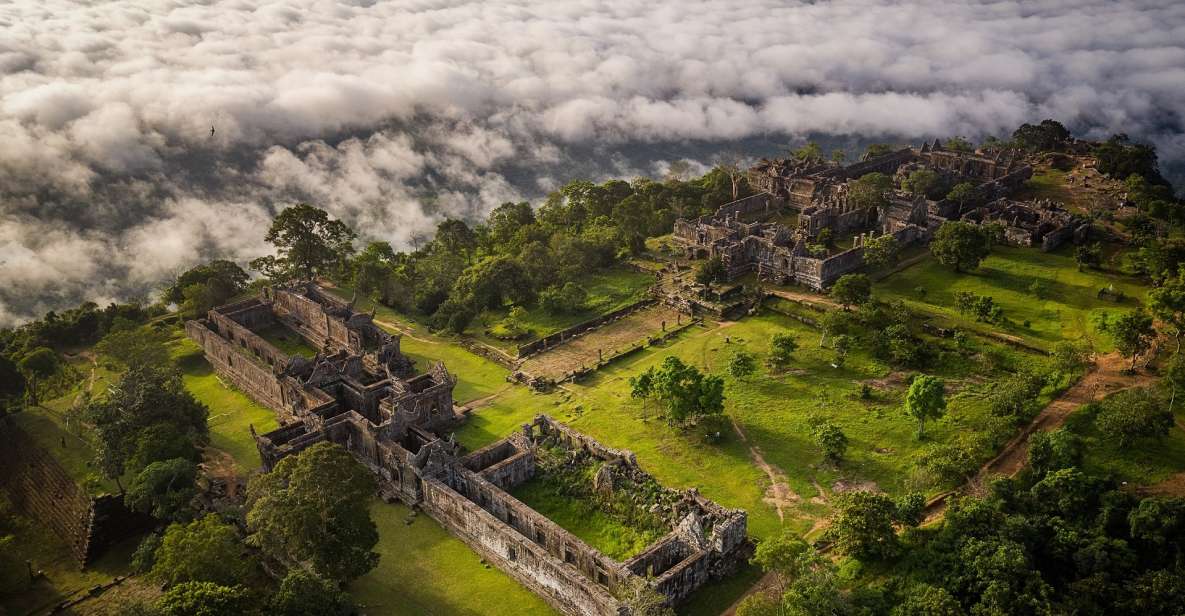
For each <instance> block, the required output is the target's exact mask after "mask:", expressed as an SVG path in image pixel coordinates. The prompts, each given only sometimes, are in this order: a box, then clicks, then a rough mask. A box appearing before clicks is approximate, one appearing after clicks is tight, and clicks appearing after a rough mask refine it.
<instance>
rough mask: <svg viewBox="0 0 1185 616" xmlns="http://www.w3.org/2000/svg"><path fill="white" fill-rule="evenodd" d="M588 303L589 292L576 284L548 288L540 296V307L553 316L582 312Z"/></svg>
mask: <svg viewBox="0 0 1185 616" xmlns="http://www.w3.org/2000/svg"><path fill="white" fill-rule="evenodd" d="M587 302H588V291H585V290H584V288H583V287H581V286H579V285H577V284H576V283H574V282H568V283H565V284H564V286H562V287H561V286H551V287H548V288H546V289H544V290H543V292H542V293H540V294H539V305H540V306H541V307H542V308H543V309H544V310H546V311H548V312H550V313H552V314H556V313H571V312H580V311H581V310H584V309H585V305H586V303H587Z"/></svg>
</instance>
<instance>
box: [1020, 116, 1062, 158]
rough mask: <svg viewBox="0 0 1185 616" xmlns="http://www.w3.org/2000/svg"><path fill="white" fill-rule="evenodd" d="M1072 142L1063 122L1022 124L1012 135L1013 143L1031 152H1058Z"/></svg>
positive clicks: (1049, 121)
mask: <svg viewBox="0 0 1185 616" xmlns="http://www.w3.org/2000/svg"><path fill="white" fill-rule="evenodd" d="M1069 140H1070V131H1068V130H1066V127H1065V126H1062V124H1061V122H1056V121H1054V120H1044V121H1042V122H1041V123H1040V124H1036V125H1034V124H1021V125H1020V128H1017V129H1016V130H1015V131H1013V133H1012V142H1013V143H1015V144H1016V145H1017V146H1019V147H1021V148H1024V149H1026V150H1028V151H1030V152H1056V151H1058V150H1061V149H1062V148H1064V147H1065V145H1066V142H1067V141H1069Z"/></svg>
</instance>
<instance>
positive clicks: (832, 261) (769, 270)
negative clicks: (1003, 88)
mask: <svg viewBox="0 0 1185 616" xmlns="http://www.w3.org/2000/svg"><path fill="white" fill-rule="evenodd" d="M922 169H927V170H931V171H934V172H935V173H936V174H937V175H938V177H939V178H941V180H942V181H944V182H946V183H947V184H948V185H949V184H953V183H956V182H969V183H971V184H972V185H973V189H972V191H971V194H970V195H968V196H967V197H966V198H964V199H963V200H962V201H954V200H951V199H946V198H944V199H940V200H937V201H932V200H928V199H926V198H925V197H922V196H914V195H911V194H909V193H908V192H905V191H901V190H894V191H892V193H890V194H888V195H886V197H887V198H888V205H887V206H885V207H881V208H875V209H867V208H863V207H858V206H856V205H854V204H852V203H851V202H850V201H849V198H848V195H849V185H850V183H851V182H852V181H853V180H856V179H859V178H860V177H862V176H864V175H866V174H868V173H874V172H879V173H884V174H886V175H888V176H891V177H893V178H894V182H895V184H896V185H897V186H900V185H901V181H902V180H903V179H904V178H905V177H907V176H908V174H909V173H911V172H913V171H918V170H922ZM1032 175H1033V169H1032V167H1031V166H1030V165H1028V164H1027V163H1026V162H1025V160H1024V158H1023V156H1022V155H1021V154H1020V153H1018V152H1016V151H1013V150H1007V149H994V150H983V149H981V150H977V151H974V152H968V151H964V150H952V149H947V148H944V147H943V146H942V144H941V143H940V142H939V141H937V140H935V141H934V142H933V143H925V144H923V145H922V146H921V147H919V148H902V149H899V150H895V151H892V152H889V153H886V154H883V155H880V156H874V157H865V159H864V160H862V161H860V162H857V163H854V164H851V165H847V166H843V165H839V164H836V163H826V162H815V161H799V160H793V159H779V160H762V161H760V162H759V163H758V164H756V165H754V166H753V167H752V168H751V169H750V170H749V174H748V177H749V184H750V185H751V186H752V187H754V188H756V189H758V190H759V191H761V192H759V193H758V194H756V195H753V196H750V197H746V198H743V199H740V200H737V201H734V202H732V203H728V204H725V205H723V206H721V207H720V208H719V209H718V210H717V211H716V212H714V213H712V214H709V215H707V216H701V217H700V218H697V219H694V220H687V219H682V218H681V219H678V220H676V221H675V225H674V232H673V237H674V239H675V241H676V242H678V243H680V244H681V245H682V247H683V250H684V256H685V257H686V258H689V259H702V258H710V257H718V258H719V259H720V260H721V262H722V263H723V264H724V269H725V276H726V278H728V279H729V280H733V279H736V278H738V277H740V276H743V275H745V274H746V273H749V272H755V273H756V274H757V275H758V277H759V278H760V279H762V280H767V281H771V282H773V283H775V284H789V283H794V284H801V285H805V286H807V287H810V288H813V289H816V290H823V289H825V288H826V287H828V286H830V285H831V284H832V283H834V282H835V281H836V280H837V279H838V278H839V277H840V276H842V275H844V274H847V273H850V272H853V271H855V270H857V269H859V268H860V267H862V266H863V265H864V247H865V245H866V243H867V242H868V241H869V240H870V239H873V238H876V237H879V236H882V235H891V236H893V238H894V239H895V240H896V241H897V243H898V245H900V246H904V245H908V244H911V243H914V242H922V243H926V242H929V240H930V237H931V236H932V235H933V233H934V231H936V230H937V229H938V227H939V226H941V225H942V223H943V222H944V221H947V220H965V221H969V222H975V223H982V224H989V223H999V224H1002V225H1003V226H1005V239H1006V241H1008V242H1009V243H1012V244H1016V245H1024V246H1040V247H1041V248H1042V250H1053V249H1054V248H1057V247H1058V246H1059V245H1061V244H1062V243H1063V242H1064V241H1065V240H1066V239H1073V240H1074V241H1076V242H1081V241H1085V240H1086V232H1087V230H1088V229H1089V225H1088V224H1087V223H1086V222H1085V221H1084V220H1082V219H1080V218H1079V217H1077V216H1075V215H1073V214H1071V213H1070V212H1067V211H1066V210H1064V209H1061V208H1059V207H1057V206H1055V205H1053V204H1050V203H1021V202H1017V201H1010V200H1008V199H1007V198H1008V197H1009V196H1011V195H1013V194H1015V192H1016V191H1017V190H1018V189H1020V188H1021V187H1022V186H1023V185H1024V183H1025V182H1026V181H1028V180H1029V178H1031V177H1032ZM779 212H791V213H793V214H794V215H795V223H794V224H793V225H791V226H787V225H783V224H778V223H772V222H764V221H766V220H768V219H769V218H770V217H772V216H773V215H775V214H777V213H779ZM824 230H827V231H828V232H829V234H830V236H831V237H832V238H839V237H850V238H851V246H850V247H849V248H846V249H843V250H840V251H838V252H833V251H830V250H826V249H825V248H824V247H822V246H820V245H819V243H818V242H819V238H820V234H821V233H822V232H823V231H824Z"/></svg>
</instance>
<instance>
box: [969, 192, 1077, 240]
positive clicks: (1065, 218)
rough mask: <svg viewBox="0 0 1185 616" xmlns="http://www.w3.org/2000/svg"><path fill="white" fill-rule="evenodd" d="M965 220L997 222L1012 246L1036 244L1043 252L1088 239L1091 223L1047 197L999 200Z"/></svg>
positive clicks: (971, 213) (974, 212)
mask: <svg viewBox="0 0 1185 616" xmlns="http://www.w3.org/2000/svg"><path fill="white" fill-rule="evenodd" d="M963 220H966V221H970V222H977V223H981V224H982V223H997V224H999V225H1001V226H1002V227H1003V228H1004V241H1005V242H1006V243H1008V244H1011V245H1013V246H1036V247H1039V248H1040V249H1041V250H1043V251H1046V252H1048V251H1050V250H1054V249H1056V248H1057V247H1058V246H1061V245H1062V244H1064V243H1065V242H1066V240H1073V241H1074V242H1075V243H1082V242H1084V241H1086V239H1087V235H1088V232H1089V230H1090V222H1089V221H1087V220H1085V219H1083V218H1082V217H1080V216H1075V215H1074V214H1072V213H1070V212H1069V211H1067V210H1066V209H1065V208H1062V207H1060V206H1058V205H1057V204H1055V203H1053V202H1052V201H1050V200H1048V199H1043V200H1040V201H1036V202H1032V203H1028V202H1020V201H1011V200H1008V199H999V200H997V201H994V202H992V203H989V204H987V205H986V206H984V207H981V208H976V209H974V210H972V211H970V212H968V213H967V214H964V215H963Z"/></svg>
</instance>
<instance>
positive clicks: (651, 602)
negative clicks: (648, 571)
mask: <svg viewBox="0 0 1185 616" xmlns="http://www.w3.org/2000/svg"><path fill="white" fill-rule="evenodd" d="M617 594H618V597H619V598H620V599H621V602H622V604H623V605H625V606H626V607H627V608H629V613H630V614H634V615H636V616H675V610H674V608H672V607H670V606H668V605H667V597H666V595H664V594H662V593H660V592H658V590H656V589H655V588H654V585H653V584H652V583H651V581H650V580H647V579H643V578H639V577H633V578H631V579H630V580H628V581H627V583H626V584H624V585H623V586H622V587H621V588H619V589H617Z"/></svg>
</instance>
